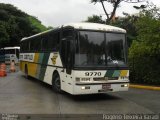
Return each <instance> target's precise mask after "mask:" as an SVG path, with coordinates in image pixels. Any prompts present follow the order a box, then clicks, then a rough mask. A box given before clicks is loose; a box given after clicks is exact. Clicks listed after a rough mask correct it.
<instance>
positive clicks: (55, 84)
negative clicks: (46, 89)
mask: <svg viewBox="0 0 160 120" xmlns="http://www.w3.org/2000/svg"><path fill="white" fill-rule="evenodd" d="M52 88H53V90H54V91H55V92H57V93H62V90H61V81H60V77H59V75H58V73H54V74H53V77H52Z"/></svg>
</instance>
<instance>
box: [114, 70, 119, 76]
mask: <svg viewBox="0 0 160 120" xmlns="http://www.w3.org/2000/svg"><path fill="white" fill-rule="evenodd" d="M119 76H120V70H115V71H114V73H113V75H112V77H119Z"/></svg>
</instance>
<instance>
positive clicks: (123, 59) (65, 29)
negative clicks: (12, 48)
mask: <svg viewBox="0 0 160 120" xmlns="http://www.w3.org/2000/svg"><path fill="white" fill-rule="evenodd" d="M126 44H127V43H126V31H125V30H124V29H121V28H117V27H113V26H109V25H103V24H96V23H72V24H66V25H63V26H61V27H58V28H55V29H53V30H49V31H46V32H43V33H39V34H36V35H33V36H30V37H26V38H23V39H22V40H21V53H20V70H21V71H23V72H24V73H25V75H26V76H32V77H34V78H37V79H39V80H41V81H43V82H45V83H48V84H50V85H52V87H53V89H54V90H55V91H57V92H61V91H65V92H68V93H70V94H73V95H79V94H94V93H107V92H115V91H127V90H128V86H129V70H128V67H127V47H126Z"/></svg>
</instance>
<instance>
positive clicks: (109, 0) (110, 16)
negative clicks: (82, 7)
mask: <svg viewBox="0 0 160 120" xmlns="http://www.w3.org/2000/svg"><path fill="white" fill-rule="evenodd" d="M142 1H145V0H91V2H92V3H97V2H100V3H101V5H102V7H103V10H104V12H105V15H106V17H107V20H106V23H109V22H110V21H111V20H112V19H113V17H114V16H115V13H116V10H117V7H118V6H119V5H120V3H121V2H127V3H139V2H142ZM104 2H107V3H110V4H112V5H113V10H112V12H111V13H110V14H109V13H108V12H107V10H106V8H105V5H104Z"/></svg>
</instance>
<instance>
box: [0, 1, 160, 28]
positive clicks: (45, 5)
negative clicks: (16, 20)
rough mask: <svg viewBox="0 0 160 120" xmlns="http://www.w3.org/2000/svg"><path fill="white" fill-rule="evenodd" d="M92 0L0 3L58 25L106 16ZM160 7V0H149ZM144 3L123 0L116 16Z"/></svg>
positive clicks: (51, 24) (47, 22)
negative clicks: (10, 5) (93, 16)
mask: <svg viewBox="0 0 160 120" xmlns="http://www.w3.org/2000/svg"><path fill="white" fill-rule="evenodd" d="M90 1H91V0H0V3H9V4H12V5H14V6H16V7H17V8H18V9H20V10H22V11H24V12H26V13H27V14H29V15H32V16H35V17H37V18H38V19H39V20H40V21H41V22H42V24H44V25H45V26H52V27H56V26H59V25H62V24H65V23H72V22H82V21H85V20H86V19H87V17H88V16H92V15H93V14H94V15H101V16H102V17H103V18H105V15H104V11H103V9H102V6H101V4H100V3H97V4H93V3H91V2H90ZM149 1H150V2H153V3H154V4H155V5H157V6H158V7H160V0H149ZM141 4H142V3H138V4H133V3H130V4H128V3H125V2H122V3H121V4H120V7H119V8H118V9H117V12H116V16H122V13H123V12H126V13H129V14H134V13H137V12H138V11H137V10H135V9H134V8H133V6H134V5H136V6H140V5H141ZM105 6H106V9H107V11H108V12H110V11H111V10H112V5H108V4H106V3H105Z"/></svg>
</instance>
